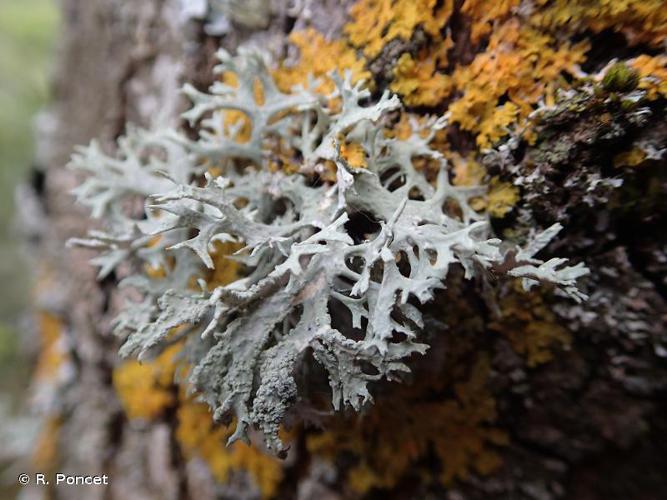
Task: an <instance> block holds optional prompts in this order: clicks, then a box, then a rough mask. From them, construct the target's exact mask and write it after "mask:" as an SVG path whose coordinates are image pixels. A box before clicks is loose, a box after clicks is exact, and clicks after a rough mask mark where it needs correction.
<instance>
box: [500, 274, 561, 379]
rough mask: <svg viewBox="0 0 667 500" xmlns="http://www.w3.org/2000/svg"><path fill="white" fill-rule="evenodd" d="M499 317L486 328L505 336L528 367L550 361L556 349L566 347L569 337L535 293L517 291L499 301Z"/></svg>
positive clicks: (517, 289)
mask: <svg viewBox="0 0 667 500" xmlns="http://www.w3.org/2000/svg"><path fill="white" fill-rule="evenodd" d="M500 309H501V311H502V317H501V318H500V319H498V320H496V321H494V322H492V323H491V324H490V325H489V327H490V328H491V330H492V331H496V332H499V333H501V334H502V335H503V336H505V337H506V338H507V339H508V340H509V342H510V343H511V344H512V347H513V349H514V350H515V351H516V352H517V353H518V354H520V355H522V356H524V357H525V359H526V364H527V365H528V366H530V367H534V366H537V365H541V364H543V363H546V362H548V361H550V360H551V359H552V357H553V350H554V349H555V348H561V349H567V348H569V346H570V343H571V342H572V338H571V335H570V333H569V332H568V331H567V329H566V328H565V327H564V326H562V325H561V324H560V323H559V322H558V319H557V318H556V316H555V314H554V313H553V312H552V311H551V309H549V307H548V306H547V305H546V304H545V303H544V301H543V299H542V297H541V296H540V294H539V293H537V292H530V293H525V292H522V291H519V285H518V284H517V285H516V291H515V292H514V293H512V294H510V295H508V296H506V297H504V298H503V299H501V301H500Z"/></svg>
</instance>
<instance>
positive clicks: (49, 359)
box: [34, 311, 67, 382]
mask: <svg viewBox="0 0 667 500" xmlns="http://www.w3.org/2000/svg"><path fill="white" fill-rule="evenodd" d="M63 328H64V327H63V323H62V320H61V319H60V318H59V317H58V316H56V315H55V314H52V313H50V312H46V311H42V312H40V313H39V334H40V342H41V346H40V351H39V357H38V359H37V366H36V368H35V374H34V378H35V379H36V380H39V381H45V382H53V381H54V380H55V379H56V378H57V375H58V372H59V370H60V369H61V367H62V366H63V364H64V363H65V362H66V361H67V354H66V349H65V345H64V338H63V335H62V332H63Z"/></svg>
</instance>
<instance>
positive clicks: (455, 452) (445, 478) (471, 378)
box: [306, 355, 508, 494]
mask: <svg viewBox="0 0 667 500" xmlns="http://www.w3.org/2000/svg"><path fill="white" fill-rule="evenodd" d="M462 358H463V357H462ZM462 361H463V359H459V360H453V361H452V362H453V363H457V362H458V363H461V362H462ZM489 369H490V364H489V360H488V358H487V357H486V356H485V355H480V356H479V357H478V358H477V360H476V361H475V362H474V364H473V366H472V368H471V369H470V372H469V373H468V374H467V375H465V376H464V378H463V379H462V380H458V381H457V380H452V378H451V377H452V373H445V374H439V375H438V376H436V377H433V378H432V379H427V380H425V381H420V383H419V384H418V385H412V386H406V387H405V388H404V389H401V390H399V391H398V394H397V395H395V396H394V397H393V398H389V399H388V400H383V401H381V402H378V404H377V405H375V406H374V407H373V408H372V409H371V411H370V412H369V413H367V414H366V415H360V416H355V417H353V418H348V419H342V420H340V419H339V420H335V421H333V422H328V423H327V430H325V431H323V432H321V433H313V434H310V435H309V436H308V437H307V441H306V443H307V447H308V450H309V452H310V453H312V454H314V455H315V456H321V457H325V458H327V459H329V460H334V459H335V458H336V457H337V456H339V455H341V454H349V455H351V456H352V458H353V460H354V462H353V465H352V467H350V468H349V470H347V471H346V481H347V483H348V484H349V486H350V488H351V489H352V490H353V491H354V492H355V493H356V494H365V493H368V492H369V491H370V490H371V489H374V488H375V489H391V488H393V487H395V486H396V485H397V484H399V483H400V482H401V481H402V480H404V479H405V478H406V476H407V475H408V474H414V472H415V466H416V465H417V464H419V462H420V461H421V460H422V459H423V458H424V457H425V456H426V455H427V454H428V453H429V452H431V451H432V452H433V453H435V455H436V457H437V459H438V460H439V462H440V468H439V469H438V471H437V472H435V474H433V473H432V472H431V474H429V473H427V474H426V477H429V476H430V479H428V480H427V482H428V481H434V480H435V481H438V482H440V483H442V484H444V485H446V486H450V485H451V484H452V482H453V481H454V480H455V479H457V478H458V479H466V478H468V476H469V474H470V473H472V472H474V473H477V474H483V475H485V474H489V473H491V472H492V471H494V470H496V469H497V468H498V467H499V466H500V464H501V461H500V455H499V454H498V453H497V447H502V446H503V445H506V444H507V442H508V441H507V436H506V434H505V433H504V432H502V431H501V430H499V429H497V428H495V427H494V426H493V422H494V420H495V418H496V408H495V401H494V399H493V397H492V396H491V394H490V393H489V391H488V389H487V387H486V383H487V379H488V375H489ZM448 383H449V384H451V386H452V387H453V395H452V396H449V397H447V396H445V397H440V398H432V397H431V398H429V397H426V395H429V394H430V395H432V394H434V393H437V392H438V391H442V390H443V389H444V388H446V387H447V384H448Z"/></svg>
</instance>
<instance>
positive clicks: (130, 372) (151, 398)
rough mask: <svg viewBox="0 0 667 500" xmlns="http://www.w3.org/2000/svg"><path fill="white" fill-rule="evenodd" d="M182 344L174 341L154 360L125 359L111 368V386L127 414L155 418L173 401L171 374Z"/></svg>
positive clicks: (173, 373) (172, 378)
mask: <svg viewBox="0 0 667 500" xmlns="http://www.w3.org/2000/svg"><path fill="white" fill-rule="evenodd" d="M182 348H183V345H182V343H175V344H173V345H171V346H169V347H167V348H166V349H165V350H164V351H163V352H162V353H161V354H160V355H159V356H158V357H157V358H155V359H154V360H153V361H148V362H143V363H140V362H139V361H134V360H131V361H125V362H124V363H122V364H121V365H119V366H117V367H116V368H115V369H114V371H113V376H112V378H113V386H114V389H115V390H116V394H118V398H119V399H120V402H121V404H122V406H123V409H124V410H125V413H126V414H127V416H128V418H130V419H145V420H154V419H156V418H158V417H160V416H161V415H162V414H163V413H164V411H165V410H166V409H167V408H170V407H172V406H174V405H175V404H176V390H175V387H174V377H175V376H176V372H177V370H179V369H180V368H181V366H180V364H179V360H178V354H179V353H180V352H181V350H182Z"/></svg>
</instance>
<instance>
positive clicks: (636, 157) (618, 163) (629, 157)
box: [614, 147, 646, 168]
mask: <svg viewBox="0 0 667 500" xmlns="http://www.w3.org/2000/svg"><path fill="white" fill-rule="evenodd" d="M645 159H646V153H645V152H644V151H642V149H641V148H637V147H635V148H632V149H631V150H630V151H625V152H623V153H619V154H617V155H616V156H614V167H616V168H619V167H636V166H637V165H641V164H642V162H643V161H644V160H645Z"/></svg>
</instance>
